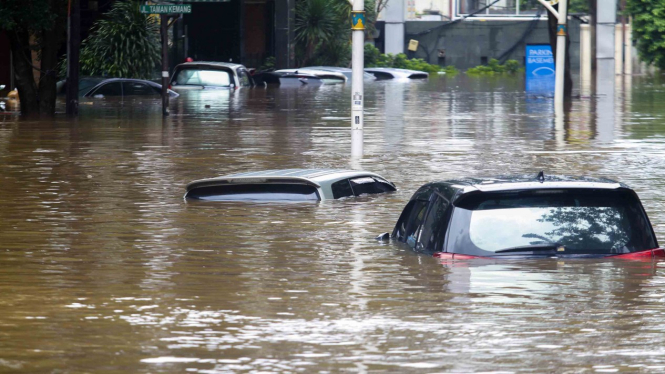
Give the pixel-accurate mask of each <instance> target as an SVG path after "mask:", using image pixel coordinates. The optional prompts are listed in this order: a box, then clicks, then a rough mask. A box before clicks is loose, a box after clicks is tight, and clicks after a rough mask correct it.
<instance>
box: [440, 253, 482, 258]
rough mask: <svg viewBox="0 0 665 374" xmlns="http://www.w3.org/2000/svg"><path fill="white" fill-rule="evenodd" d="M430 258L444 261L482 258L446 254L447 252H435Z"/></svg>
mask: <svg viewBox="0 0 665 374" xmlns="http://www.w3.org/2000/svg"><path fill="white" fill-rule="evenodd" d="M432 256H433V257H436V258H441V259H444V260H470V259H472V258H484V257H480V256H470V255H461V254H459V253H447V252H437V253H435V254H433V255H432Z"/></svg>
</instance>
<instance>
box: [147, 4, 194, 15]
mask: <svg viewBox="0 0 665 374" xmlns="http://www.w3.org/2000/svg"><path fill="white" fill-rule="evenodd" d="M191 12H192V6H191V5H185V4H180V5H141V13H144V14H173V13H191Z"/></svg>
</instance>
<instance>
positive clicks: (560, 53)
mask: <svg viewBox="0 0 665 374" xmlns="http://www.w3.org/2000/svg"><path fill="white" fill-rule="evenodd" d="M538 2H539V3H541V4H542V5H543V6H544V7H545V8H547V10H549V11H550V12H552V14H554V16H556V18H557V26H556V67H555V72H554V73H555V76H554V114H555V115H556V116H561V115H563V91H564V77H565V74H564V73H565V69H566V64H565V62H566V37H567V35H568V29H567V26H566V18H568V0H560V1H559V11H556V10H555V9H554V8H553V7H552V5H550V2H547V1H546V0H538ZM551 2H553V3H555V4H556V2H555V1H551Z"/></svg>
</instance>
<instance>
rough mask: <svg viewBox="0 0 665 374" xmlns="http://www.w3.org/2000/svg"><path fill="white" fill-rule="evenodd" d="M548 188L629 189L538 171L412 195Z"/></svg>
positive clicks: (447, 184)
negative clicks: (539, 172)
mask: <svg viewBox="0 0 665 374" xmlns="http://www.w3.org/2000/svg"><path fill="white" fill-rule="evenodd" d="M552 188H581V189H585V188H588V189H607V190H612V189H617V188H627V189H630V187H628V186H627V185H625V184H623V183H620V182H617V181H614V180H611V179H607V178H592V177H575V176H567V175H543V176H542V177H541V178H539V175H538V174H529V175H511V176H496V177H487V178H461V179H452V180H444V181H436V182H431V183H428V184H425V185H424V186H422V187H421V188H420V189H419V190H418V192H416V194H415V195H414V196H413V198H420V196H419V195H421V194H420V192H425V191H426V190H430V189H435V190H438V191H439V192H440V193H442V194H443V195H444V196H446V197H447V198H451V197H452V196H450V194H451V192H452V191H456V193H460V192H461V193H462V194H464V193H469V192H474V191H481V192H497V191H515V190H537V189H552ZM413 198H412V199H413Z"/></svg>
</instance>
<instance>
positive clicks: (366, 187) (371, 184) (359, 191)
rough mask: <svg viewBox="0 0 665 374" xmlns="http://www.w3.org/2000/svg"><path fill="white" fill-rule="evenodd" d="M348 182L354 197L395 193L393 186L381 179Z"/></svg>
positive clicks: (362, 179)
mask: <svg viewBox="0 0 665 374" xmlns="http://www.w3.org/2000/svg"><path fill="white" fill-rule="evenodd" d="M350 182H351V188H352V189H353V194H354V195H356V196H360V195H363V194H375V193H383V192H390V191H395V187H394V186H393V185H391V184H390V183H388V181H386V180H384V179H381V178H374V177H360V178H354V179H351V180H350Z"/></svg>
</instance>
